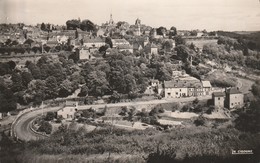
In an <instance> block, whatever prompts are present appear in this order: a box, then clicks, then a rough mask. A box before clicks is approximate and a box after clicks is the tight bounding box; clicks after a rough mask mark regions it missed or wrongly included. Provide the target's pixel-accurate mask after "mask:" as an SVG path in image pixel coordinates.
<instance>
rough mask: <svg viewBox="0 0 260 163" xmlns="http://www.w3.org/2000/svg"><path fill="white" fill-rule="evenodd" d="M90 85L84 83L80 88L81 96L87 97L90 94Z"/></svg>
mask: <svg viewBox="0 0 260 163" xmlns="http://www.w3.org/2000/svg"><path fill="white" fill-rule="evenodd" d="M88 91H89V89H88V87H87V86H86V85H83V86H82V87H81V89H80V93H79V94H78V96H79V97H85V96H87V95H88Z"/></svg>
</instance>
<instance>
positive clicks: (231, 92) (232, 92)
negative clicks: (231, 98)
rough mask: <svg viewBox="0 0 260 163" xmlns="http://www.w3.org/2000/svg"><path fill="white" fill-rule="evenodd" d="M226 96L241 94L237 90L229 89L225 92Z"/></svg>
mask: <svg viewBox="0 0 260 163" xmlns="http://www.w3.org/2000/svg"><path fill="white" fill-rule="evenodd" d="M227 93H228V94H241V92H240V91H239V90H238V89H237V88H230V89H228V90H227Z"/></svg>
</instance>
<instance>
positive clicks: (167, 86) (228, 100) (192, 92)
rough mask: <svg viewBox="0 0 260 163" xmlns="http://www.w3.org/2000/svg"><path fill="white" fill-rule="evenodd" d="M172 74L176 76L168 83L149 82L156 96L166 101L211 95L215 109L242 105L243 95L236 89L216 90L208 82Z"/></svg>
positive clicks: (175, 72) (185, 75) (184, 75)
mask: <svg viewBox="0 0 260 163" xmlns="http://www.w3.org/2000/svg"><path fill="white" fill-rule="evenodd" d="M173 74H174V75H177V76H175V77H173V79H172V80H170V81H164V82H162V83H161V82H159V81H158V80H151V87H152V88H157V90H158V94H159V95H162V96H163V97H164V98H166V99H169V98H183V97H198V96H208V95H211V96H212V100H213V104H214V106H215V107H216V108H224V107H226V108H229V109H233V108H237V107H242V106H243V105H244V95H243V93H241V92H240V91H239V90H238V89H237V88H227V89H225V90H223V89H217V88H213V87H212V85H211V83H210V81H207V80H198V79H196V78H193V77H191V76H188V75H187V74H182V73H181V72H179V73H177V71H174V72H173Z"/></svg>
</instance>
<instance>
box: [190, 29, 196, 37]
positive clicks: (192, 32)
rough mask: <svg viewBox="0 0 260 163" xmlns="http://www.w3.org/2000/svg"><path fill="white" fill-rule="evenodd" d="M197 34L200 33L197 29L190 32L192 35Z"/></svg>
mask: <svg viewBox="0 0 260 163" xmlns="http://www.w3.org/2000/svg"><path fill="white" fill-rule="evenodd" d="M197 34H198V32H197V31H196V30H192V31H191V32H190V35H191V36H197Z"/></svg>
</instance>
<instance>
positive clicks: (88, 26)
mask: <svg viewBox="0 0 260 163" xmlns="http://www.w3.org/2000/svg"><path fill="white" fill-rule="evenodd" d="M80 29H81V30H83V31H94V30H95V25H94V23H93V22H91V21H90V20H83V21H82V22H81V23H80Z"/></svg>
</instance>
